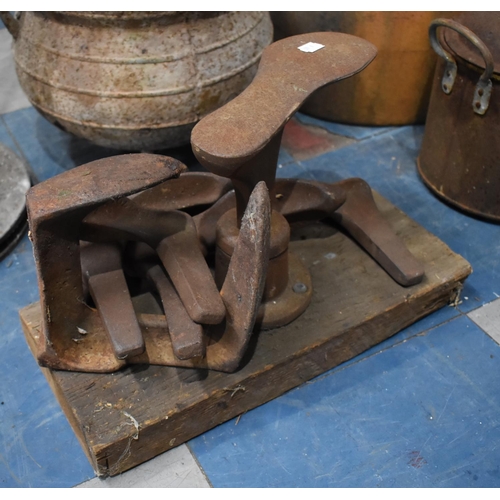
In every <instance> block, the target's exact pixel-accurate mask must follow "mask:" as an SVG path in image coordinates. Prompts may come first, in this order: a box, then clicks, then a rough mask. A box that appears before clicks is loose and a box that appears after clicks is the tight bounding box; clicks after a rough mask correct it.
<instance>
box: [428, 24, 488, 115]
mask: <svg viewBox="0 0 500 500" xmlns="http://www.w3.org/2000/svg"><path fill="white" fill-rule="evenodd" d="M439 27H445V28H450V29H452V30H454V31H456V32H457V33H459V34H460V35H462V36H464V37H465V38H466V39H467V40H468V41H469V42H471V43H472V44H473V45H474V46H475V47H476V48H477V49H478V50H479V52H481V56H482V57H483V59H484V62H485V70H484V72H483V74H482V75H481V76H480V78H479V81H478V82H477V85H476V89H475V91H474V98H473V99H472V109H473V110H474V113H477V114H478V115H484V113H486V110H487V109H488V106H489V103H490V97H491V89H492V87H493V84H492V82H491V75H492V74H493V71H494V65H493V56H492V55H491V52H490V51H489V49H488V47H486V45H485V44H484V43H483V42H482V40H481V39H480V38H479V37H478V36H477V35H476V34H475V33H474V32H472V31H471V30H470V29H468V28H466V27H465V26H463V25H462V24H460V23H457V22H456V21H453V20H452V19H443V18H439V19H434V20H433V21H432V22H431V24H430V26H429V38H430V42H431V45H432V48H433V49H434V51H435V52H436V54H437V55H438V56H441V57H442V58H443V59H444V60H445V61H446V67H445V71H444V75H443V79H442V80H441V88H442V89H443V92H444V93H445V94H450V93H451V91H452V89H453V84H454V83H455V79H456V77H457V63H456V62H455V59H454V57H453V56H452V55H451V54H450V53H449V52H448V51H447V50H445V49H444V48H443V46H442V45H441V44H440V43H439V41H438V38H437V29H438V28H439Z"/></svg>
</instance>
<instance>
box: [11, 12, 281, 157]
mask: <svg viewBox="0 0 500 500" xmlns="http://www.w3.org/2000/svg"><path fill="white" fill-rule="evenodd" d="M4 14H5V16H4V17H6V21H7V24H6V26H7V27H8V28H9V29H10V30H11V33H12V34H13V36H14V37H15V39H16V41H15V48H14V54H15V62H16V70H17V74H18V78H19V81H20V84H21V86H22V88H23V90H24V91H25V93H26V94H27V96H28V98H29V99H30V101H31V103H32V104H33V105H34V106H35V107H36V108H37V109H38V111H40V112H41V113H42V114H43V115H44V116H45V117H46V118H47V119H48V120H49V121H51V122H53V123H55V124H57V125H58V126H60V127H62V128H63V129H65V130H66V131H68V132H71V133H72V134H75V135H78V136H80V137H84V138H86V139H88V140H90V141H92V142H94V143H96V144H99V145H101V146H107V147H112V148H117V149H122V150H127V151H151V150H155V149H165V148H167V147H175V146H178V145H181V144H187V143H188V142H189V135H190V132H191V129H192V127H193V125H194V124H195V123H196V122H197V121H198V120H199V119H200V118H202V117H203V116H205V115H207V114H208V113H210V112H211V111H213V110H214V109H216V108H218V107H219V106H222V105H223V104H225V103H226V102H227V101H229V100H230V99H232V98H233V97H234V96H235V95H237V94H238V93H240V92H241V91H242V90H243V89H244V88H245V87H246V86H247V85H248V84H249V83H250V82H251V81H252V78H253V76H254V74H255V70H256V68H257V63H258V61H259V58H260V54H261V52H262V49H263V48H264V47H265V46H267V45H268V44H269V43H271V41H272V35H273V29H272V23H271V20H270V17H269V14H268V13H267V12H25V13H23V14H22V16H21V19H20V21H19V22H17V21H15V20H14V19H13V18H11V17H10V16H9V14H8V13H4Z"/></svg>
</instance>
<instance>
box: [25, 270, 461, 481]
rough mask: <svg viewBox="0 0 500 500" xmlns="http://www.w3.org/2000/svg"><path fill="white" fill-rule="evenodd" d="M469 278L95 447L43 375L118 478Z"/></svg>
mask: <svg viewBox="0 0 500 500" xmlns="http://www.w3.org/2000/svg"><path fill="white" fill-rule="evenodd" d="M464 262H465V261H464ZM469 274H470V266H463V267H462V269H460V270H459V274H458V276H457V277H456V279H455V280H454V281H448V282H446V283H442V284H440V285H439V286H437V287H436V288H434V289H433V290H432V291H431V292H427V293H425V294H422V295H417V296H415V297H411V298H410V300H409V301H406V302H402V303H400V304H397V305H396V306H394V307H393V308H391V309H388V310H386V311H384V312H383V313H382V314H380V315H378V316H375V317H374V318H373V319H372V320H371V321H370V322H369V323H368V324H364V325H360V326H358V327H354V328H352V329H350V330H347V331H345V332H343V334H342V335H340V336H337V337H334V338H330V339H327V340H326V341H325V342H322V343H319V344H317V345H314V346H312V349H308V350H307V351H304V352H297V353H295V355H294V357H293V358H292V359H288V360H287V361H286V363H285V362H282V363H280V364H277V365H270V366H269V368H268V369H267V370H266V371H264V372H261V373H259V374H258V375H254V376H250V377H248V378H247V379H245V382H244V383H245V385H244V386H243V385H241V387H240V390H236V392H235V391H234V389H237V388H236V387H235V388H224V389H221V390H219V391H216V393H212V394H210V395H209V396H208V395H207V398H206V399H204V400H203V401H198V402H196V403H194V404H193V405H191V406H190V407H184V408H179V409H178V411H177V412H176V413H175V414H173V415H166V416H164V417H162V418H159V419H156V420H154V421H150V422H146V424H147V427H145V428H141V429H139V434H138V436H137V435H136V432H135V429H131V432H130V434H129V435H128V436H126V437H123V438H122V439H120V440H118V441H115V442H113V443H109V444H98V445H94V446H92V445H91V444H90V443H88V442H87V439H86V437H85V429H83V428H82V427H81V426H80V425H79V424H78V422H77V419H76V418H75V415H74V413H73V411H72V410H71V408H70V407H69V405H68V404H67V402H65V399H64V396H63V394H62V392H61V390H60V389H59V388H58V387H57V385H56V384H55V383H54V379H53V376H52V373H51V370H50V369H48V368H42V372H43V373H44V375H45V377H46V378H47V380H48V382H49V385H50V387H51V388H52V390H53V392H54V394H55V395H56V398H57V400H58V401H59V403H60V404H61V407H62V409H63V411H64V413H65V415H66V417H67V418H68V420H69V422H70V424H71V426H72V427H73V429H74V431H75V434H76V435H77V437H78V440H79V441H80V444H81V445H82V447H83V449H84V450H85V453H86V455H87V457H88V459H89V461H90V463H91V464H92V467H93V468H94V470H95V472H96V474H97V475H98V476H100V477H106V476H115V475H117V474H120V473H122V472H125V471H126V470H129V469H131V468H132V467H135V466H137V465H139V464H141V463H144V462H145V461H147V460H150V459H152V458H154V457H155V456H157V455H159V454H161V453H164V452H165V451H168V450H169V449H172V448H175V447H176V446H179V445H181V444H183V443H185V442H186V441H188V440H190V439H192V438H194V437H196V436H198V435H200V434H202V433H203V432H206V431H208V430H210V429H212V428H214V427H216V426H217V425H220V424H222V423H224V422H226V421H228V420H230V419H232V418H234V417H236V416H238V415H240V414H242V413H244V412H246V411H249V410H251V409H253V408H256V407H257V406H260V405H262V404H265V403H267V402H268V401H271V400H272V399H275V398H277V397H278V396H280V395H282V394H284V393H285V392H287V391H289V390H291V389H294V388H295V387H297V386H299V385H301V384H303V383H304V382H307V381H308V380H310V379H312V378H314V377H317V376H318V375H321V374H322V373H324V372H326V371H328V370H330V369H332V368H335V367H336V366H338V365H340V364H341V363H343V362H345V361H348V360H349V359H352V358H353V357H355V356H357V355H359V354H361V353H362V352H364V351H366V350H367V349H369V348H371V347H373V346H375V345H377V344H379V343H380V342H382V341H383V340H385V339H387V338H389V337H391V336H393V335H395V334H396V333H398V332H399V331H401V330H402V329H404V328H406V327H407V326H409V325H411V324H413V323H414V322H416V321H418V320H419V319H421V318H423V317H424V316H427V315H428V314H430V313H432V312H434V311H435V310H437V309H439V308H441V307H443V306H446V305H448V304H449V303H450V302H452V301H453V300H454V298H455V297H456V295H457V290H459V289H461V287H462V284H463V281H464V280H465V279H466V277H467V276H468V275H469ZM27 307H31V306H27ZM25 309H27V308H25ZM23 311H24V309H22V310H21V311H20V316H21V321H22V325H23V331H24V334H25V336H26V338H27V340H28V344H29V345H30V349H31V351H32V353H33V354H34V350H33V348H34V341H33V339H32V336H31V335H30V333H29V326H28V325H27V324H26V323H25V321H24V318H23ZM395 317H398V318H399V321H397V322H394V318H395ZM32 344H33V345H32ZM353 345H354V346H355V348H354V349H353V347H352V346H353ZM262 377H265V378H266V388H267V390H263V388H262V387H261V384H260V382H259V381H260V380H261V378H262ZM200 422H201V423H202V424H201V425H200Z"/></svg>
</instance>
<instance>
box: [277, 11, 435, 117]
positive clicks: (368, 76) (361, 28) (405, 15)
mask: <svg viewBox="0 0 500 500" xmlns="http://www.w3.org/2000/svg"><path fill="white" fill-rule="evenodd" d="M271 17H272V20H273V23H274V27H275V31H276V36H277V37H280V38H282V37H285V36H290V35H296V34H299V33H307V32H311V31H340V32H342V33H349V34H351V35H356V36H359V37H361V38H364V39H365V40H368V41H369V42H371V43H373V44H374V45H375V46H376V47H377V50H378V55H377V58H376V59H375V61H373V63H371V64H370V66H368V68H366V69H365V70H364V71H362V72H361V73H359V74H358V75H354V76H353V77H351V78H349V79H347V80H343V81H340V82H337V83H334V84H331V85H328V86H326V87H325V88H323V89H321V90H318V91H317V92H315V93H314V94H313V96H312V97H311V98H310V99H309V100H308V101H307V102H306V103H305V104H304V106H303V107H302V109H301V111H303V112H304V113H307V114H310V115H313V116H316V117H318V118H323V119H325V120H331V121H338V122H343V123H351V124H355V125H405V124H410V123H419V122H423V121H424V119H425V113H426V111H427V105H428V102H429V93H430V84H431V80H432V73H433V70H434V65H435V63H436V57H435V54H434V53H433V51H432V49H431V47H430V45H429V41H428V38H427V27H428V25H429V23H430V21H431V20H432V19H434V18H435V17H436V13H434V12H273V13H271Z"/></svg>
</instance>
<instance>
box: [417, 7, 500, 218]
mask: <svg viewBox="0 0 500 500" xmlns="http://www.w3.org/2000/svg"><path fill="white" fill-rule="evenodd" d="M458 19H459V20H460V21H461V22H462V23H463V24H461V23H459V22H458V21H454V20H450V19H436V20H434V21H433V22H432V23H431V25H430V28H429V36H430V39H431V44H432V46H433V48H434V50H435V51H436V52H437V54H438V55H439V56H440V60H439V62H438V65H437V67H436V73H435V76H434V82H433V88H432V95H431V101H430V104H429V111H428V114H427V122H426V127H425V132H424V138H423V142H422V149H421V151H420V156H419V158H418V160H417V163H418V170H419V172H420V175H421V176H422V179H423V180H424V182H425V184H426V185H427V186H428V187H429V188H430V189H431V190H432V191H433V192H434V193H435V194H437V195H438V196H440V197H442V198H444V199H445V200H446V201H448V202H449V203H450V204H452V205H454V206H456V207H458V208H460V209H462V210H464V211H466V212H469V213H472V214H474V215H476V216H479V217H484V218H487V219H490V220H492V221H496V222H500V140H499V137H500V13H497V12H479V13H477V12H474V13H464V14H463V15H461V16H460V17H459V18H458ZM466 26H467V27H466ZM469 28H470V29H469Z"/></svg>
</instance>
